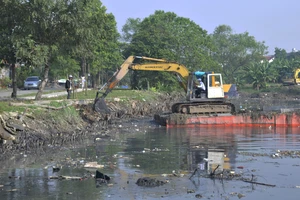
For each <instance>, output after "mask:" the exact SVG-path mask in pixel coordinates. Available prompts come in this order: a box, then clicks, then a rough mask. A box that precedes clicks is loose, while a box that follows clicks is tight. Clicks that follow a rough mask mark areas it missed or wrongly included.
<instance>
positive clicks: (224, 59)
mask: <svg viewBox="0 0 300 200" xmlns="http://www.w3.org/2000/svg"><path fill="white" fill-rule="evenodd" d="M211 36H212V39H213V42H214V45H215V46H216V50H215V52H214V56H213V57H214V59H215V60H216V61H217V62H218V63H219V64H220V65H221V66H222V68H223V73H224V75H225V78H226V80H227V82H229V83H235V79H236V78H239V77H241V76H243V69H245V67H246V66H248V65H249V64H250V63H253V62H254V63H255V62H260V61H261V60H263V56H264V55H265V54H266V53H267V46H265V44H264V42H258V41H256V40H255V38H254V37H253V36H250V35H249V33H248V32H244V33H238V34H237V33H234V32H233V30H232V28H231V27H230V26H227V25H220V26H218V27H216V29H215V30H214V32H213V34H212V35H211Z"/></svg>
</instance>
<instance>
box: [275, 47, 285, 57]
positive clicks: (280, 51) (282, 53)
mask: <svg viewBox="0 0 300 200" xmlns="http://www.w3.org/2000/svg"><path fill="white" fill-rule="evenodd" d="M275 58H276V59H280V60H284V59H287V52H286V50H285V49H281V48H278V47H276V48H275Z"/></svg>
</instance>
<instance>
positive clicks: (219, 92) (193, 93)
mask: <svg viewBox="0 0 300 200" xmlns="http://www.w3.org/2000/svg"><path fill="white" fill-rule="evenodd" d="M199 78H201V80H202V81H203V83H204V85H205V88H206V89H205V90H199V88H198V84H199V83H198V79H199ZM186 100H187V101H192V102H208V101H223V100H224V89H223V81H222V75H221V74H215V73H211V72H203V74H202V75H201V76H199V75H197V74H196V73H195V72H194V73H190V74H189V78H188V88H187V95H186Z"/></svg>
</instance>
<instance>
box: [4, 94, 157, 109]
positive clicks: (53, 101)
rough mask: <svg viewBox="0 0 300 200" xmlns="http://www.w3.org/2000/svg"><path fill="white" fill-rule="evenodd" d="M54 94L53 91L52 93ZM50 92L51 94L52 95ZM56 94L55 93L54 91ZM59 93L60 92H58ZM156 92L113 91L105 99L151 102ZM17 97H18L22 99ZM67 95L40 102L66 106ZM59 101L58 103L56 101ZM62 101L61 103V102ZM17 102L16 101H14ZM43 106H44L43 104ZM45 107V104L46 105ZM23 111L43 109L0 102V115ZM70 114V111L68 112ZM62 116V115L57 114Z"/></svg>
mask: <svg viewBox="0 0 300 200" xmlns="http://www.w3.org/2000/svg"><path fill="white" fill-rule="evenodd" d="M53 92H54V91H53ZM53 92H52V93H53ZM55 92H57V91H55ZM59 92H61V91H59ZM96 93H97V90H93V89H92V90H87V91H83V92H75V93H74V97H75V98H73V95H72V98H71V99H78V100H85V99H95V97H96ZM157 94H158V92H153V91H142V90H127V89H114V90H113V91H112V92H110V93H109V94H108V95H107V97H106V99H107V100H112V99H114V98H119V99H120V100H121V101H123V102H127V101H129V100H138V101H152V100H155V99H156V97H157ZM101 95H102V94H99V97H101ZM24 96H35V94H31V95H30V94H29V95H28V94H27V95H24ZM24 96H23V95H22V96H19V97H24ZM66 96H67V93H66V94H65V95H63V96H58V97H53V98H43V99H42V100H48V101H50V103H49V104H48V105H49V106H52V107H61V106H65V105H67V103H68V102H67V100H66ZM58 100H59V101H58ZM62 100H63V101H62ZM33 101H34V100H23V101H22V103H24V104H33ZM16 102H17V101H16ZM44 105H45V104H44ZM46 105H47V104H46ZM25 109H30V110H32V111H33V112H34V111H36V112H35V113H40V112H42V110H43V109H40V108H38V106H35V105H32V106H30V107H29V108H28V106H23V107H22V106H11V105H10V102H9V101H0V113H1V112H24V111H25ZM69 112H71V111H69ZM59 114H62V113H59Z"/></svg>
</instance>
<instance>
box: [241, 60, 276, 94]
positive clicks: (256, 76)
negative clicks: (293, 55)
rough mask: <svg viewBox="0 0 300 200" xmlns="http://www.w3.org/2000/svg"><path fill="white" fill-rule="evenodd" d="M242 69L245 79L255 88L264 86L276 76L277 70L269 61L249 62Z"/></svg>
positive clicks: (258, 88)
mask: <svg viewBox="0 0 300 200" xmlns="http://www.w3.org/2000/svg"><path fill="white" fill-rule="evenodd" d="M244 70H245V71H244V74H245V79H247V80H248V81H249V82H251V84H252V86H253V88H255V89H257V90H260V89H262V88H266V87H267V84H268V83H270V82H271V81H274V80H276V78H277V76H278V74H277V70H276V69H275V68H274V67H273V66H272V65H271V64H270V63H269V62H259V63H250V64H249V65H248V66H246V67H245V68H244Z"/></svg>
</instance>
